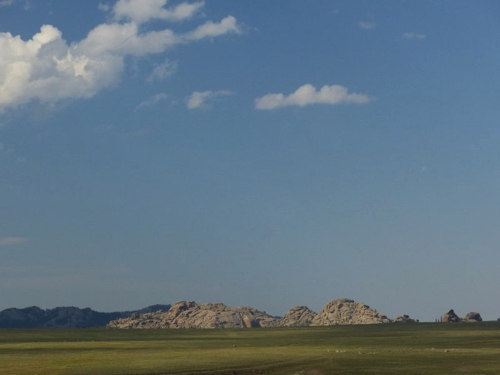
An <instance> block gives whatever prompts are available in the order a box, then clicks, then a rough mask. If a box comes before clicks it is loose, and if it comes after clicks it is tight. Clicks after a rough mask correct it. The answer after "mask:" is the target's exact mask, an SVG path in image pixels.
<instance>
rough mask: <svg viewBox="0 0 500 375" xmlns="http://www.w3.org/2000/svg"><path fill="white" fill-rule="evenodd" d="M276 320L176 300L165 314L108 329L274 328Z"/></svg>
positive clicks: (137, 317)
mask: <svg viewBox="0 0 500 375" xmlns="http://www.w3.org/2000/svg"><path fill="white" fill-rule="evenodd" d="M278 325H279V319H278V318H275V317H273V316H271V315H268V314H267V313H266V312H264V311H260V310H257V309H254V308H251V307H228V306H226V305H224V304H222V303H203V304H197V303H195V302H187V301H179V302H177V303H175V304H174V305H173V306H172V307H171V308H170V310H169V311H167V312H161V311H159V312H154V313H146V314H135V315H133V316H131V317H130V318H125V319H118V320H114V321H112V322H110V323H109V324H108V327H109V328H253V327H277V326H278Z"/></svg>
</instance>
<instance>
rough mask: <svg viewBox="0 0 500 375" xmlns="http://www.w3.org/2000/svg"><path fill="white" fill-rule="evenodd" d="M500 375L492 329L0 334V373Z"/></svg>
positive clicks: (496, 332)
mask: <svg viewBox="0 0 500 375" xmlns="http://www.w3.org/2000/svg"><path fill="white" fill-rule="evenodd" d="M192 373H198V374H259V373H263V374H300V375H302V374H303V375H307V374H315V375H319V374H500V323H497V322H485V323H470V324H425V323H420V324H399V325H398V324H384V325H374V326H336V327H316V328H295V329H292V328H290V329H285V328H281V329H248V330H247V329H238V330H105V329H95V330H0V374H2V375H9V374H16V375H19V374H192Z"/></svg>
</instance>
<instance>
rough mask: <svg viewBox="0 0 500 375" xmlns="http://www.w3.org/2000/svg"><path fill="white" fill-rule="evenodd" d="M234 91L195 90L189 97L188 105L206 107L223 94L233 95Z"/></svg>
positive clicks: (190, 107)
mask: <svg viewBox="0 0 500 375" xmlns="http://www.w3.org/2000/svg"><path fill="white" fill-rule="evenodd" d="M232 94H233V92H231V91H229V90H219V91H210V90H208V91H202V92H200V91H195V92H193V93H192V94H191V95H190V96H188V98H187V102H186V106H187V107H188V108H189V109H198V108H203V107H206V106H207V105H208V104H209V103H210V102H212V101H214V100H215V99H217V98H220V97H223V96H229V95H232Z"/></svg>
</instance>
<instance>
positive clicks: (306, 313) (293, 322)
mask: <svg viewBox="0 0 500 375" xmlns="http://www.w3.org/2000/svg"><path fill="white" fill-rule="evenodd" d="M316 315H318V314H316V313H315V312H314V311H312V310H311V309H309V308H308V307H307V306H295V307H292V308H291V309H290V310H288V312H287V313H286V314H285V316H284V317H283V318H281V321H280V327H307V326H309V325H311V322H312V321H313V319H314V318H315V317H316Z"/></svg>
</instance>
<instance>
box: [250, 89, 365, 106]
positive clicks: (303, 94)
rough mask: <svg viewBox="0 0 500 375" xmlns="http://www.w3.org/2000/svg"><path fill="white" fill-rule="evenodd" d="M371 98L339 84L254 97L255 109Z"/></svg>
mask: <svg viewBox="0 0 500 375" xmlns="http://www.w3.org/2000/svg"><path fill="white" fill-rule="evenodd" d="M370 100H371V98H370V97H369V96H368V95H365V94H357V93H349V91H348V89H347V88H346V87H344V86H341V85H332V86H327V85H325V86H323V87H322V88H321V89H320V90H316V88H315V87H314V86H313V85H311V84H305V85H303V86H301V87H299V88H298V89H297V90H295V92H293V93H291V94H289V95H287V96H285V95H284V94H281V93H277V94H266V95H264V96H262V97H260V98H257V99H255V108H257V109H275V108H278V107H288V106H299V107H304V106H306V105H311V104H331V105H333V104H341V103H355V104H363V103H368V102H369V101H370Z"/></svg>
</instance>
